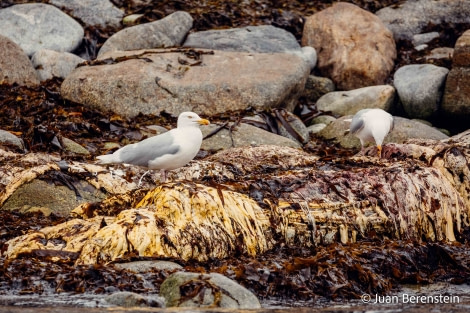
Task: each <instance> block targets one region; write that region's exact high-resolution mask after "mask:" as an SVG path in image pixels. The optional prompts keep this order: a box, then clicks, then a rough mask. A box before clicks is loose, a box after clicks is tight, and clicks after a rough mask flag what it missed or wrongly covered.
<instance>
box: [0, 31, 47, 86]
mask: <svg viewBox="0 0 470 313" xmlns="http://www.w3.org/2000/svg"><path fill="white" fill-rule="evenodd" d="M0 47H1V49H0V84H3V83H7V84H13V83H17V84H18V85H26V86H34V85H37V84H39V79H38V77H37V74H36V71H35V70H34V67H33V65H32V64H31V61H30V60H29V58H28V56H27V55H26V54H25V53H24V51H23V50H22V49H21V47H20V46H19V45H17V44H16V43H15V42H13V41H12V40H10V39H9V38H7V37H4V36H1V35H0Z"/></svg>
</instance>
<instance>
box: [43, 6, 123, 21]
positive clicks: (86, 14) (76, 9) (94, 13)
mask: <svg viewBox="0 0 470 313" xmlns="http://www.w3.org/2000/svg"><path fill="white" fill-rule="evenodd" d="M49 3H50V4H52V5H54V6H56V7H59V8H61V9H65V10H66V11H67V12H69V13H70V15H72V16H73V17H74V18H76V19H79V20H80V21H82V22H83V23H85V24H86V25H87V26H95V27H119V26H121V20H122V18H123V16H124V12H123V11H121V10H119V9H118V8H117V7H115V6H114V5H113V4H112V3H111V2H110V1H109V0H49Z"/></svg>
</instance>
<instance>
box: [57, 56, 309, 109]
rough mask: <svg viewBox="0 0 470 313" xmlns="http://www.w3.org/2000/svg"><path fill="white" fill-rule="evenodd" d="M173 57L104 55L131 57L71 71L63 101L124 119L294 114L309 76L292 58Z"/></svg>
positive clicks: (303, 64) (306, 68) (301, 63)
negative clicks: (187, 113) (254, 112)
mask: <svg viewBox="0 0 470 313" xmlns="http://www.w3.org/2000/svg"><path fill="white" fill-rule="evenodd" d="M174 51H175V50H174V49H173V50H171V49H170V50H163V49H158V50H145V51H143V50H140V51H128V52H108V53H106V54H105V55H104V56H103V58H106V57H108V58H109V57H112V58H117V57H122V56H130V57H128V58H122V59H124V61H116V62H114V63H112V64H106V65H96V66H82V67H79V68H77V69H75V71H73V72H72V73H71V74H70V75H69V76H67V78H66V79H65V80H64V82H63V84H62V87H61V93H62V96H63V97H64V98H65V99H68V100H72V101H74V102H78V103H82V104H85V105H88V106H91V107H95V108H99V109H101V110H111V111H113V112H115V113H117V114H120V115H123V116H128V117H133V116H136V115H137V114H139V113H140V112H141V113H143V114H155V115H159V114H160V112H162V111H166V112H168V113H171V114H174V115H177V114H179V113H181V112H183V111H194V112H196V113H198V114H203V115H207V116H212V115H215V114H218V113H223V112H227V111H235V110H244V109H246V108H248V107H253V108H255V109H258V110H263V109H269V108H276V107H280V106H281V105H282V106H284V107H286V108H287V110H293V108H294V106H295V103H296V100H297V98H298V97H299V96H300V93H301V92H302V90H303V88H304V86H305V81H306V79H307V76H308V74H309V72H310V67H309V65H308V62H305V61H304V60H303V59H302V58H300V57H297V56H294V55H292V54H284V53H275V54H267V53H243V52H228V51H214V52H213V54H212V51H211V52H207V53H206V54H202V55H201V56H200V57H201V59H200V61H195V60H193V59H189V58H186V56H185V54H184V53H182V52H174ZM191 64H192V65H191Z"/></svg>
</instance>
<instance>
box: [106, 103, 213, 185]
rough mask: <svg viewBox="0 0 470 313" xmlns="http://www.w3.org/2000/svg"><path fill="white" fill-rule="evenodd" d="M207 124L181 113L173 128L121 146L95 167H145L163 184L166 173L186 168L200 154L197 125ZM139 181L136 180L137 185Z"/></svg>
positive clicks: (202, 120)
mask: <svg viewBox="0 0 470 313" xmlns="http://www.w3.org/2000/svg"><path fill="white" fill-rule="evenodd" d="M208 124H209V121H208V120H206V119H203V118H200V117H199V115H197V114H196V113H193V112H183V113H181V114H180V115H179V116H178V122H177V125H176V128H174V129H172V130H170V131H168V132H165V133H163V134H160V135H158V136H153V137H150V138H147V139H145V140H142V141H140V142H137V143H133V144H130V145H127V146H124V147H122V148H121V149H119V150H116V151H115V152H114V153H113V154H107V155H100V156H98V157H97V159H98V160H99V161H98V163H99V164H121V163H125V164H132V165H138V166H141V167H145V168H148V169H149V170H156V169H159V170H160V171H161V175H162V177H163V181H166V171H167V170H174V169H177V168H179V167H182V166H184V165H186V164H187V163H188V162H189V161H191V160H192V159H193V158H194V157H195V156H196V154H197V153H198V152H199V149H200V148H201V144H202V133H201V130H200V129H199V125H208ZM147 172H148V171H147ZM147 172H146V173H147ZM146 173H145V174H146ZM145 174H144V175H145ZM142 177H143V176H142ZM142 177H141V178H140V180H139V185H140V182H141V180H142Z"/></svg>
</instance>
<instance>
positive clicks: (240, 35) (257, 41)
mask: <svg viewBox="0 0 470 313" xmlns="http://www.w3.org/2000/svg"><path fill="white" fill-rule="evenodd" d="M183 46H184V47H192V48H203V49H213V50H222V51H239V52H257V53H278V52H285V53H292V54H294V55H297V56H299V57H301V58H303V59H304V60H305V61H306V62H308V63H309V64H310V68H311V69H313V68H314V67H315V65H316V64H317V53H316V51H315V49H314V48H313V47H302V48H301V47H300V45H299V43H298V42H297V40H296V39H295V37H294V35H293V34H292V33H290V32H288V31H286V30H284V29H282V28H278V27H275V26H272V25H260V26H247V27H240V28H231V29H218V30H206V31H200V32H194V33H191V34H189V35H188V38H187V39H186V41H185V42H184V44H183Z"/></svg>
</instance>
